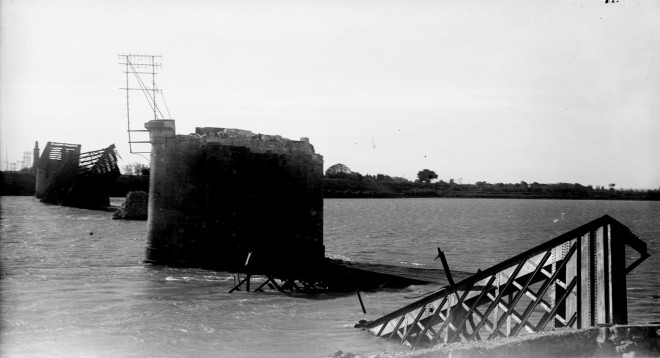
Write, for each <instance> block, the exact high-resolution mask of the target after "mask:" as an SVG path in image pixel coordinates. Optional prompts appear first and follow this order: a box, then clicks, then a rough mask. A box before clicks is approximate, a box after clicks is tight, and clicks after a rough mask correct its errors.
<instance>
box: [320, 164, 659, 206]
mask: <svg viewBox="0 0 660 358" xmlns="http://www.w3.org/2000/svg"><path fill="white" fill-rule="evenodd" d="M324 179H325V181H324V186H325V188H324V191H325V194H326V195H325V196H326V197H333V196H336V197H363V196H365V197H391V196H393V197H410V196H412V197H417V196H425V197H427V196H430V197H494V198H567V199H630V200H660V188H659V189H653V190H634V189H627V190H626V189H623V188H616V184H615V183H610V184H608V185H607V186H595V187H594V186H592V185H586V186H585V185H582V184H579V183H552V184H543V183H537V182H533V183H527V182H525V181H521V182H519V183H488V182H486V181H478V182H476V183H474V184H462V183H456V182H455V181H454V180H453V179H449V181H444V180H438V181H435V182H433V180H435V179H438V175H437V173H436V172H435V171H433V170H430V169H422V170H420V171H419V172H418V173H417V179H416V180H414V181H410V180H408V179H406V178H401V177H392V176H389V175H386V174H376V175H369V174H367V175H362V174H360V173H358V172H355V171H352V170H351V169H350V168H349V167H348V166H346V165H345V164H341V163H338V164H335V165H332V166H330V167H329V168H328V169H327V170H326V171H325V175H324ZM328 194H329V195H328Z"/></svg>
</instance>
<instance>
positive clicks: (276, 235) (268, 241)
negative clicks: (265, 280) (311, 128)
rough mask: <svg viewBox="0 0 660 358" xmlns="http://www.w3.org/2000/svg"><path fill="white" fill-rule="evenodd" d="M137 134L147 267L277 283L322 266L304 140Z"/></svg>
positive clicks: (216, 131) (315, 171)
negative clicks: (255, 276) (141, 148)
mask: <svg viewBox="0 0 660 358" xmlns="http://www.w3.org/2000/svg"><path fill="white" fill-rule="evenodd" d="M145 127H146V128H147V130H149V134H150V141H151V172H150V182H149V218H148V246H147V249H146V258H147V261H148V262H151V263H154V264H162V265H170V266H185V267H203V268H210V269H219V270H229V271H239V272H245V271H247V272H251V273H259V272H271V273H277V272H288V271H290V270H300V269H303V268H305V267H307V266H309V265H317V264H320V263H321V262H322V261H323V258H324V254H325V253H324V245H323V191H322V185H323V181H322V179H323V157H322V156H321V155H319V154H317V153H315V151H314V147H313V146H312V145H311V144H310V143H309V140H308V139H307V138H301V140H299V141H295V140H289V139H285V138H282V137H280V136H276V135H264V134H255V133H252V132H250V131H245V130H239V129H228V128H209V127H205V128H196V131H195V133H192V134H188V135H177V134H176V131H175V122H174V121H173V120H153V121H150V122H147V123H146V124H145ZM248 257H249V260H248ZM246 262H247V266H246Z"/></svg>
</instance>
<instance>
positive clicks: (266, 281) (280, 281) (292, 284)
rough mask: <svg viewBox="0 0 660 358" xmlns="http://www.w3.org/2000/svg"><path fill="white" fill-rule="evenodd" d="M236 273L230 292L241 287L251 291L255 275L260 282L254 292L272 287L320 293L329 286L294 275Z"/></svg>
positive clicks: (289, 290) (283, 290)
mask: <svg viewBox="0 0 660 358" xmlns="http://www.w3.org/2000/svg"><path fill="white" fill-rule="evenodd" d="M235 275H236V276H234V283H235V286H234V288H232V289H231V290H230V291H229V293H232V292H234V291H240V290H241V287H243V288H244V289H245V291H246V292H250V282H251V281H252V280H253V277H257V278H258V279H257V280H255V281H256V282H255V283H256V284H259V286H257V288H255V289H253V291H254V292H263V289H264V288H266V287H268V288H270V289H271V290H277V291H279V292H300V293H320V292H325V291H327V286H326V285H324V284H323V283H321V282H318V281H309V280H305V279H300V278H293V277H287V278H280V277H275V276H274V275H267V274H264V275H250V274H246V275H245V277H244V278H243V279H241V278H240V274H238V273H237V274H235Z"/></svg>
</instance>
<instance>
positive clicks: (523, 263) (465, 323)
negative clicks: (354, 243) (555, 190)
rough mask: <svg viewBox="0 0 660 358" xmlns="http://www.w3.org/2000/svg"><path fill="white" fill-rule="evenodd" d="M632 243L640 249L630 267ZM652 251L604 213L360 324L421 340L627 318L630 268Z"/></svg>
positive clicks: (409, 341)
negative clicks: (628, 255)
mask: <svg viewBox="0 0 660 358" xmlns="http://www.w3.org/2000/svg"><path fill="white" fill-rule="evenodd" d="M626 246H629V247H630V248H632V249H634V250H635V251H637V252H638V253H639V254H640V255H641V256H640V258H639V259H637V260H636V261H635V262H633V263H632V264H630V265H629V266H627V267H626V263H625V249H626ZM648 256H649V254H648V252H647V247H646V244H645V243H644V242H643V241H641V240H640V239H639V238H637V237H636V236H635V235H634V234H633V233H632V232H631V231H630V230H629V229H628V228H627V227H625V226H624V225H622V224H621V223H619V222H618V221H616V220H614V219H613V218H611V217H610V216H607V215H605V216H603V217H601V218H599V219H596V220H594V221H592V222H590V223H588V224H585V225H583V226H581V227H579V228H577V229H574V230H572V231H570V232H567V233H565V234H563V235H561V236H559V237H556V238H555V239H552V240H550V241H548V242H546V243H544V244H542V245H539V246H537V247H535V248H533V249H531V250H528V251H526V252H523V253H521V254H519V255H517V256H515V257H513V258H511V259H508V260H506V261H504V262H502V263H500V264H498V265H495V266H493V267H491V268H489V269H486V270H485V271H483V272H478V273H477V274H475V275H473V276H471V277H468V278H466V279H464V280H462V281H460V282H459V283H457V284H454V285H449V286H446V287H444V288H442V289H441V290H439V291H438V292H436V293H434V294H432V295H429V296H427V297H424V298H423V299H421V300H419V301H417V302H414V303H412V304H410V305H408V306H406V307H403V308H401V309H399V310H397V311H395V312H392V313H390V314H387V315H385V316H383V317H381V318H378V319H376V320H374V321H371V322H364V321H363V322H361V323H360V324H358V325H357V326H356V327H359V328H363V329H365V330H368V331H370V332H371V333H373V334H374V335H376V336H378V337H383V338H386V339H389V340H397V341H399V342H400V343H402V344H404V345H408V346H411V347H413V348H415V347H418V346H429V345H434V344H437V343H443V342H444V343H451V342H458V341H470V340H483V339H493V338H497V337H506V336H516V335H519V334H523V333H526V332H528V333H533V332H538V331H541V330H544V329H545V328H546V327H548V325H550V326H554V327H572V328H586V327H590V326H595V325H597V324H626V323H627V302H626V274H627V273H629V272H630V271H632V270H633V269H634V268H635V267H636V266H637V265H639V264H640V263H641V262H642V261H644V260H645V259H646V258H647V257H648ZM450 282H451V279H450Z"/></svg>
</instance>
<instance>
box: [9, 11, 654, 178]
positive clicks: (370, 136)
mask: <svg viewBox="0 0 660 358" xmlns="http://www.w3.org/2000/svg"><path fill="white" fill-rule="evenodd" d="M0 4H1V5H0V6H1V11H2V19H1V22H0V23H1V28H0V55H1V57H0V58H1V61H0V121H1V123H0V132H1V134H0V135H1V136H0V141H1V148H0V153H1V154H0V155H1V158H2V160H3V161H4V160H5V158H6V157H9V160H10V161H16V160H19V159H20V158H21V155H22V154H21V153H22V152H23V151H27V150H31V149H32V148H33V145H34V141H36V140H38V141H39V142H40V143H41V147H42V148H43V146H44V145H45V143H46V142H47V141H59V142H67V143H79V144H82V145H83V151H90V150H95V149H100V148H102V147H105V146H107V145H109V144H112V143H116V144H117V146H118V150H119V153H120V155H121V156H122V158H123V160H124V162H134V161H144V160H143V159H142V158H141V157H139V156H137V155H132V154H130V153H129V151H128V145H127V137H126V94H125V92H124V91H122V90H120V89H119V88H120V87H123V86H124V83H125V80H126V78H125V76H124V74H123V73H122V71H123V70H124V68H122V66H120V65H119V64H118V63H119V62H120V59H119V57H118V54H121V53H142V54H156V55H162V56H163V60H162V63H163V68H162V69H161V70H160V73H159V75H158V77H157V82H158V85H159V87H161V88H162V89H163V90H164V97H165V99H166V100H167V106H168V107H169V109H170V112H171V114H172V117H173V118H174V119H175V120H176V126H177V133H178V134H187V133H190V132H192V131H194V128H195V127H197V126H216V127H229V128H243V129H248V130H251V131H253V132H258V133H265V134H280V135H282V136H284V137H287V138H291V139H298V138H299V137H309V138H310V141H311V143H312V144H313V145H314V146H315V148H316V151H317V152H318V153H320V154H322V155H323V156H324V158H325V167H326V168H327V167H328V166H330V165H332V164H335V163H339V162H341V163H344V164H346V165H348V166H349V167H350V168H351V169H353V170H355V171H359V172H360V173H362V174H377V173H384V174H389V175H392V176H404V177H406V178H408V179H415V178H416V173H417V172H418V171H419V170H421V169H424V168H428V169H431V170H434V171H436V173H438V175H439V177H440V178H441V179H444V180H449V179H450V178H454V179H456V180H458V178H462V180H463V182H470V183H473V182H476V181H482V180H483V181H488V182H493V183H495V182H520V181H521V180H524V181H527V182H530V183H531V182H534V181H536V182H541V183H554V182H569V183H576V182H577V183H581V184H585V185H594V186H595V185H605V186H606V185H607V184H608V183H616V185H617V187H624V188H658V187H660V159H659V158H658V155H659V154H660V140H659V139H658V137H659V136H660V68H659V66H660V65H659V64H660V2H658V1H653V0H642V1H628V0H621V1H619V2H618V3H609V4H605V3H604V1H597V0H574V1H562V0H558V1H522V0H517V1H510V0H496V1H447V0H400V1H387V0H374V1H355V0H353V1H332V0H326V1H310V0H304V1H211V0H209V1H202V0H200V1H166V0H165V1H163V0H159V1H117V0H112V1H89V0H80V1H76V0H62V1H60V0H57V1H53V0H48V1H47V0H34V1H30V0H20V1H16V0H15V1H7V0H0ZM131 106H132V107H135V108H134V112H132V122H133V123H134V124H135V127H136V128H140V127H142V124H143V123H144V122H146V121H148V120H150V119H151V118H150V116H149V113H148V112H147V111H146V108H147V104H146V100H145V99H144V98H143V97H142V95H141V94H139V93H137V92H134V93H132V95H131ZM141 108H142V109H141ZM3 169H4V166H3Z"/></svg>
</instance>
